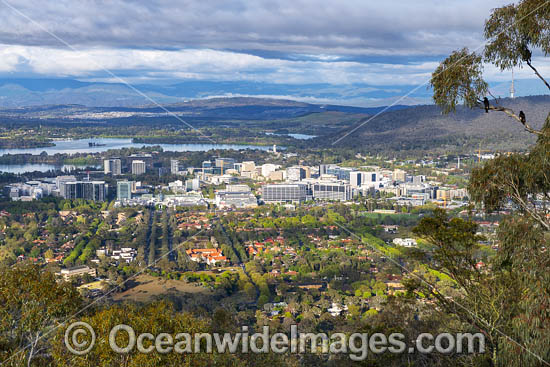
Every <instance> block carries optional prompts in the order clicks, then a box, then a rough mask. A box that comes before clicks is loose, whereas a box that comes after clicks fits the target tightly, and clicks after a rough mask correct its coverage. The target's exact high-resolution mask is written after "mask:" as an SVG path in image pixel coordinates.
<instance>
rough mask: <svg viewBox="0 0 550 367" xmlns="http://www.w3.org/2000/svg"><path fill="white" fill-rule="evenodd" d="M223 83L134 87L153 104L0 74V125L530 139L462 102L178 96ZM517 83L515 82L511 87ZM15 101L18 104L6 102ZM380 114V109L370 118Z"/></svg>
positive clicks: (478, 141)
mask: <svg viewBox="0 0 550 367" xmlns="http://www.w3.org/2000/svg"><path fill="white" fill-rule="evenodd" d="M223 85H224V82H220V83H216V82H204V83H203V82H190V83H182V84H177V85H172V86H141V89H140V90H144V91H146V92H147V93H148V94H151V95H155V96H156V97H155V98H154V99H155V101H161V102H163V105H162V107H159V106H158V105H154V104H151V103H150V101H149V100H143V99H141V100H140V99H136V94H135V92H133V91H131V90H130V89H129V88H128V87H126V86H124V85H121V84H109V83H89V82H81V81H76V80H71V79H9V80H1V79H0V123H1V122H10V123H18V122H31V123H37V122H38V123H41V124H42V123H47V122H51V123H58V122H65V123H67V122H68V123H81V122H86V123H92V124H94V123H96V122H97V123H101V124H103V126H105V125H104V124H105V123H112V124H118V125H125V124H140V125H145V126H151V127H153V126H157V127H158V126H168V125H170V124H171V126H180V125H181V121H179V120H177V119H175V118H174V117H173V116H171V114H172V113H173V114H176V115H177V116H179V117H180V118H182V119H184V120H185V121H188V122H189V123H191V124H192V125H193V126H195V127H223V126H229V127H235V128H254V129H256V130H258V129H259V130H260V131H261V130H265V131H287V132H292V133H304V134H310V135H316V136H318V138H316V139H312V140H310V141H308V142H307V145H308V146H318V147H338V146H343V147H355V148H357V149H361V150H365V149H368V150H371V151H392V152H396V153H399V152H403V153H404V154H406V153H407V152H411V151H419V152H433V151H437V152H455V151H462V152H464V151H466V152H471V151H473V150H475V149H479V148H480V147H481V148H482V149H488V150H492V151H496V150H498V151H511V150H523V149H525V148H526V147H527V146H528V145H529V144H532V143H533V142H534V139H535V138H534V137H533V136H532V135H530V134H528V133H527V132H525V131H524V129H523V128H522V127H521V125H520V124H518V123H517V122H516V121H513V120H512V119H510V118H509V117H507V116H506V115H504V114H503V113H498V112H491V113H489V114H486V113H484V111H482V110H469V109H466V108H463V107H459V108H458V109H457V112H456V113H454V114H449V115H442V114H441V110H440V109H439V107H437V106H434V105H418V106H407V105H396V106H392V107H391V108H386V107H373V108H365V107H350V106H340V105H334V104H312V103H305V102H298V101H294V100H287V99H273V98H253V97H231V98H230V97H227V98H205V99H189V100H185V98H182V97H179V96H178V95H181V94H186V93H187V94H197V93H199V94H200V93H201V91H204V90H207V89H209V88H212V87H214V86H217V87H220V88H221V86H223ZM226 87H229V86H228V85H226ZM231 87H237V85H232V86H231ZM264 87H265V85H264ZM508 87H509V85H508V84H506V83H502V85H500V86H498V85H497V86H496V87H494V88H493V93H495V92H497V91H499V90H500V91H501V92H502V93H497V94H498V95H503V94H504V95H506V91H507V88H508ZM521 88H522V84H521V83H519V85H517V86H516V90H519V89H521ZM8 92H9V93H8ZM8 94H9V96H7V95H8ZM157 97H158V98H157ZM18 99H19V100H20V104H18V103H12V102H13V101H16V100H18ZM106 100H109V103H106V102H105V101H106ZM8 101H9V102H10V103H8ZM77 101H79V102H77ZM40 102H42V103H40ZM130 102H132V103H130ZM500 103H501V104H502V105H504V106H507V107H510V108H512V109H514V110H515V111H516V112H519V111H520V110H523V111H525V112H526V114H527V119H528V120H529V121H530V123H531V124H532V125H533V126H535V127H539V128H540V127H541V126H542V125H543V123H544V121H545V119H546V116H547V114H548V112H550V108H549V107H550V96H548V95H541V96H530V97H520V98H515V99H510V98H504V99H502V100H500ZM2 106H3V107H2ZM20 106H25V107H20ZM166 110H168V111H170V113H168V112H167V111H166ZM381 111H384V113H383V114H381V115H380V116H377V117H376V118H374V119H372V121H369V119H371V118H372V117H373V116H374V115H375V114H378V113H379V112H381ZM367 121H368V122H367ZM359 126H360V127H359ZM356 127H359V128H358V129H357V130H356V131H354V132H353V133H352V134H349V136H347V137H346V138H345V139H342V140H341V141H339V142H338V143H337V144H335V145H332V143H333V142H335V141H336V140H338V139H339V138H340V137H342V136H344V135H346V134H347V133H348V132H349V131H351V130H353V129H354V128H356ZM304 144H305V143H304Z"/></svg>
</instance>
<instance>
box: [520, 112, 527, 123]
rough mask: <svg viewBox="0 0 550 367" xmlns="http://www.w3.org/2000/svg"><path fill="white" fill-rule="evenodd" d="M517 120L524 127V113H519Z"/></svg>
mask: <svg viewBox="0 0 550 367" xmlns="http://www.w3.org/2000/svg"><path fill="white" fill-rule="evenodd" d="M519 120H520V121H521V123H522V124H524V125H525V121H526V120H525V113H523V111H519Z"/></svg>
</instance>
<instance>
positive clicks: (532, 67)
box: [526, 60, 550, 89]
mask: <svg viewBox="0 0 550 367" xmlns="http://www.w3.org/2000/svg"><path fill="white" fill-rule="evenodd" d="M526 63H527V65H529V67H530V68H531V69H533V71H534V72H535V74H536V75H537V76H538V77H539V78H540V80H542V82H543V83H544V84H545V85H546V88H548V89H550V84H548V82H547V81H546V80H545V79H544V78H543V77H542V75H540V73H539V72H538V70H537V69H535V67H534V66H533V65H532V64H531V61H530V60H527V61H526Z"/></svg>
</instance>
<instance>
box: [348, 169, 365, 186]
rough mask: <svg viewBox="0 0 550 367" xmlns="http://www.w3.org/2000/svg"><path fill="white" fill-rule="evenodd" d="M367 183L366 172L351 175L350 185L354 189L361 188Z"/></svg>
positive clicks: (351, 173) (354, 172)
mask: <svg viewBox="0 0 550 367" xmlns="http://www.w3.org/2000/svg"><path fill="white" fill-rule="evenodd" d="M364 182H365V172H359V171H353V172H350V174H349V183H350V185H351V186H352V187H361V185H362V184H363V183H364Z"/></svg>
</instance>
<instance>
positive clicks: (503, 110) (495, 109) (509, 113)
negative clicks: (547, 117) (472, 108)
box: [478, 101, 544, 135]
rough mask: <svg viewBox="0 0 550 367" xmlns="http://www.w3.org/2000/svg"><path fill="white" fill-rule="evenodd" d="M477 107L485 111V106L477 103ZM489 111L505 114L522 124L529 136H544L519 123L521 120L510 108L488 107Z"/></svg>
mask: <svg viewBox="0 0 550 367" xmlns="http://www.w3.org/2000/svg"><path fill="white" fill-rule="evenodd" d="M478 106H479V107H480V108H482V109H485V106H484V105H483V102H481V101H480V102H479V103H478ZM489 110H491V111H498V112H504V113H505V114H507V115H508V116H510V117H511V118H513V119H515V120H517V121H518V122H519V123H520V124H522V125H523V127H524V128H525V130H526V131H528V132H530V133H531V134H536V135H543V134H544V133H543V132H542V130H536V129H533V128H532V127H531V126H530V125H529V124H528V123H527V122H523V121H521V118H520V117H519V116H518V115H516V114H515V112H514V110H512V109H510V108H507V107H502V106H489Z"/></svg>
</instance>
